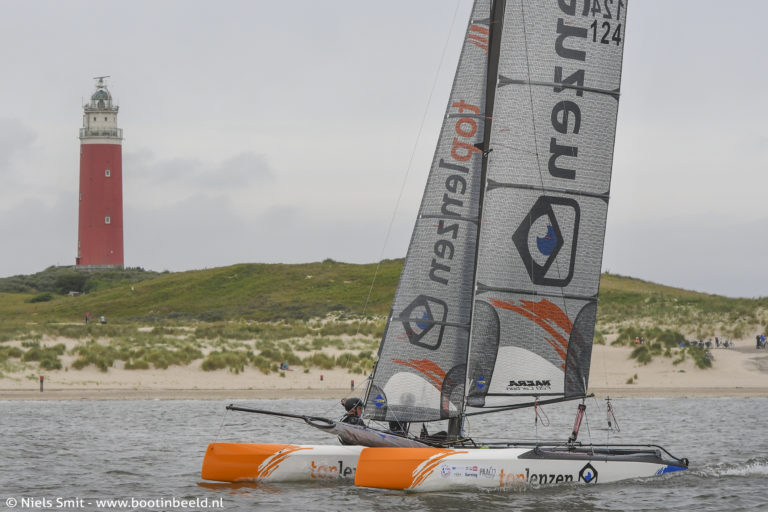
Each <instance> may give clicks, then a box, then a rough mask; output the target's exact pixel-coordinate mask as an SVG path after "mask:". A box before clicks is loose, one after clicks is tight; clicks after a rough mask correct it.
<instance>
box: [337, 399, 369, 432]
mask: <svg viewBox="0 0 768 512" xmlns="http://www.w3.org/2000/svg"><path fill="white" fill-rule="evenodd" d="M341 405H343V406H344V409H345V410H346V411H347V412H346V413H345V414H344V417H343V418H342V419H341V422H342V423H349V424H350V425H360V426H361V427H364V426H365V423H364V422H363V418H362V415H363V401H362V400H360V399H359V398H345V399H342V401H341Z"/></svg>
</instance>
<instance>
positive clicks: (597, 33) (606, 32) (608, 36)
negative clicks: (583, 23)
mask: <svg viewBox="0 0 768 512" xmlns="http://www.w3.org/2000/svg"><path fill="white" fill-rule="evenodd" d="M589 28H590V30H592V42H593V43H596V42H598V41H600V42H601V43H603V44H611V41H615V42H616V46H618V45H619V44H621V23H619V24H617V25H616V28H614V29H612V27H611V23H610V22H608V21H604V22H602V23H601V24H599V26H598V22H597V20H595V21H593V22H592V24H591V25H590V26H589Z"/></svg>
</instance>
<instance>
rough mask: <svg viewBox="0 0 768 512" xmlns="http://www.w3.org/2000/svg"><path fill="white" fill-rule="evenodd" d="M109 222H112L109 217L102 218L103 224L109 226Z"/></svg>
mask: <svg viewBox="0 0 768 512" xmlns="http://www.w3.org/2000/svg"><path fill="white" fill-rule="evenodd" d="M110 222H112V219H110V218H109V215H107V216H106V217H104V224H109V223H110Z"/></svg>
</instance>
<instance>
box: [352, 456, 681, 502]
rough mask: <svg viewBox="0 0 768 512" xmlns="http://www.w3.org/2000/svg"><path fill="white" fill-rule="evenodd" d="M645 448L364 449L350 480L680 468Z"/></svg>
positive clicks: (552, 480)
mask: <svg viewBox="0 0 768 512" xmlns="http://www.w3.org/2000/svg"><path fill="white" fill-rule="evenodd" d="M684 469H686V467H684V466H683V463H682V461H669V460H665V459H662V458H661V457H660V456H658V455H657V454H656V453H655V452H653V451H650V450H644V451H635V452H632V453H630V452H628V451H626V452H621V453H617V452H616V451H614V452H610V453H609V452H608V451H603V453H600V450H599V449H583V450H571V451H554V450H533V449H531V448H490V449H489V448H458V449H443V448H366V449H364V450H363V451H362V453H361V454H360V459H359V460H358V462H357V471H356V473H355V485H357V486H361V487H377V488H382V489H399V490H407V491H419V492H425V491H448V490H455V489H459V488H474V489H494V488H496V489H498V488H507V487H516V486H523V485H552V484H564V483H581V484H596V483H598V482H599V483H607V482H615V481H617V480H625V479H628V478H642V477H649V476H654V475H660V474H663V473H670V472H673V471H680V470H684Z"/></svg>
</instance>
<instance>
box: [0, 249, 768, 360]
mask: <svg viewBox="0 0 768 512" xmlns="http://www.w3.org/2000/svg"><path fill="white" fill-rule="evenodd" d="M402 263H403V262H402V260H384V261H382V262H381V263H380V264H379V265H377V264H368V265H355V264H348V263H339V262H336V261H333V260H325V261H322V262H317V263H307V264H297V265H286V264H240V265H233V266H229V267H220V268H213V269H206V270H195V271H188V272H178V273H170V272H162V273H158V272H151V271H145V270H143V269H126V270H100V271H94V272H87V271H82V270H77V269H74V268H72V267H51V268H49V269H46V270H44V271H42V272H39V273H37V274H32V275H29V276H13V277H8V278H3V279H0V372H3V371H5V372H9V371H17V370H18V369H19V368H22V367H24V366H25V365H29V364H33V363H36V364H38V365H39V366H40V368H43V369H49V370H55V369H61V368H62V366H63V365H64V363H63V359H64V356H65V355H66V356H68V360H69V361H70V363H69V365H68V367H69V368H72V369H74V370H77V369H79V368H84V367H86V366H89V365H92V366H94V367H96V368H99V369H100V370H102V371H109V369H110V368H113V367H117V366H120V367H122V368H125V369H130V370H141V369H148V368H167V367H169V366H171V365H182V366H183V365H189V364H192V363H195V364H200V365H201V367H202V368H203V369H204V370H208V371H214V370H218V369H228V370H229V371H232V372H234V373H238V372H241V371H243V369H244V368H246V367H253V368H258V369H259V370H260V371H261V372H263V373H270V372H279V371H280V367H281V365H284V364H288V365H290V366H301V367H304V368H311V367H315V368H324V369H330V368H336V367H341V368H346V369H349V371H350V372H355V373H366V372H368V371H370V369H371V368H372V367H373V364H374V361H375V352H376V349H377V346H378V341H379V339H380V337H381V335H382V334H383V331H384V326H385V323H386V315H387V314H388V312H389V308H390V305H391V302H392V298H393V296H394V292H395V288H396V286H397V281H398V279H399V276H400V271H401V270H402ZM377 269H378V271H377ZM375 273H376V280H375V283H374V285H373V286H371V283H372V281H373V277H374V274H375ZM86 313H89V314H90V318H91V321H90V323H87V324H86V323H85V315H86ZM101 316H104V317H105V320H106V323H105V324H101V323H99V318H100V317H101ZM766 324H768V299H766V298H760V299H736V298H727V297H722V296H717V295H711V294H705V293H700V292H694V291H687V290H681V289H677V288H671V287H667V286H663V285H658V284H654V283H649V282H646V281H642V280H639V279H633V278H629V277H623V276H618V275H614V274H604V275H603V276H602V280H601V285H600V301H599V306H598V326H597V330H596V335H595V342H596V343H606V342H610V343H611V344H614V345H615V344H623V345H633V344H634V342H635V339H636V338H642V339H643V341H644V343H643V344H640V345H639V346H637V347H635V348H634V349H633V351H632V355H631V357H633V358H635V359H637V361H638V362H640V363H647V362H649V361H651V360H652V358H653V357H668V358H671V360H672V362H673V364H674V362H675V361H678V362H679V361H681V360H684V359H685V358H688V357H690V358H692V359H693V360H694V361H695V362H696V364H697V366H699V367H702V368H706V367H707V366H708V365H711V361H710V360H709V359H708V358H707V357H706V350H705V349H703V348H702V347H699V346H691V345H690V344H688V343H687V342H688V341H691V340H705V339H714V337H716V336H717V337H719V339H721V340H726V339H741V338H745V337H748V336H751V335H754V333H755V332H757V331H763V330H765V329H766ZM60 339H66V340H71V343H68V345H67V346H65V345H64V344H62V343H59V342H53V340H60ZM681 345H682V346H681ZM67 347H69V348H67Z"/></svg>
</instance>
